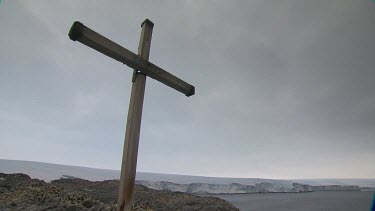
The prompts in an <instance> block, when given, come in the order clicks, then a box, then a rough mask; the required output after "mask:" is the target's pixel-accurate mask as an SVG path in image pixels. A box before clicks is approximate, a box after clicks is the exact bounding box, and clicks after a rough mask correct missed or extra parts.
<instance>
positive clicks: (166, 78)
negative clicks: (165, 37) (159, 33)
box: [69, 19, 195, 211]
mask: <svg viewBox="0 0 375 211" xmlns="http://www.w3.org/2000/svg"><path fill="white" fill-rule="evenodd" d="M153 26H154V24H153V23H152V22H151V21H150V20H148V19H146V20H145V21H143V23H142V25H141V27H142V33H141V38H140V41H139V46H138V55H136V54H135V53H133V52H131V51H129V50H128V49H126V48H124V47H122V46H120V45H119V44H117V43H115V42H113V41H111V40H109V39H107V38H106V37H104V36H102V35H100V34H98V33H96V32H95V31H93V30H91V29H89V28H88V27H86V26H84V25H83V24H82V23H80V22H78V21H76V22H74V23H73V25H72V27H71V29H70V31H69V37H70V39H71V40H73V41H79V42H81V43H82V44H84V45H86V46H88V47H91V48H93V49H95V50H97V51H99V52H101V53H103V54H105V55H107V56H109V57H111V58H112V59H115V60H117V61H119V62H122V63H123V64H126V65H127V66H129V67H131V68H133V69H134V72H133V79H132V81H133V86H132V90H131V96H130V102H129V111H128V118H127V123H126V131H125V141H124V151H123V157H122V164H121V176H120V187H119V194H118V201H117V210H118V211H123V210H126V211H128V210H131V208H132V204H133V193H134V183H135V175H136V167H137V155H138V145H139V133H140V128H141V119H142V107H143V98H144V92H145V84H146V76H149V77H151V78H153V79H155V80H158V81H160V82H162V83H163V84H165V85H167V86H169V87H172V88H174V89H176V90H178V91H180V92H182V93H184V94H185V95H186V96H188V97H189V96H191V95H194V93H195V88H194V86H192V85H190V84H188V83H186V82H185V81H183V80H181V79H179V78H177V77H176V76H174V75H172V74H170V73H168V72H167V71H165V70H163V69H162V68H160V67H158V66H156V65H154V64H152V63H151V62H149V61H148V57H149V53H150V46H151V37H152V29H153Z"/></svg>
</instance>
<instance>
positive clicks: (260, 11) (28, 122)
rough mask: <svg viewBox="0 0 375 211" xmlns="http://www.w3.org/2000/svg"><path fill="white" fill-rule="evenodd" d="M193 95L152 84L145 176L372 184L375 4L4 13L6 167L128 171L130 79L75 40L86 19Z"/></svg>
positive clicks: (31, 8)
mask: <svg viewBox="0 0 375 211" xmlns="http://www.w3.org/2000/svg"><path fill="white" fill-rule="evenodd" d="M145 18H149V19H150V20H151V21H153V22H154V24H155V26H154V32H153V38H152V44H151V53H150V61H151V62H153V63H155V64H157V65H158V66H160V67H163V68H164V69H166V70H167V71H169V72H171V73H173V74H175V75H176V76H178V77H180V78H182V79H184V80H185V81H187V82H189V83H190V84H193V85H194V86H195V87H196V94H195V95H194V96H192V97H185V96H184V95H183V94H181V93H179V92H177V91H175V90H174V89H171V88H169V87H167V86H165V85H164V84H161V83H159V82H157V81H155V80H153V79H150V78H148V79H147V83H146V94H145V101H144V109H143V119H142V128H141V137H140V146H139V157H138V171H147V172H160V173H174V174H189V175H204V176H222V177H224V176H225V177H263V178H280V179H285V178H345V177H346V178H348V177H360V178H367V177H372V178H374V177H375V41H374V39H375V4H374V2H373V1H371V0H356V1H353V0H314V1H312V0H282V1H280V0H273V1H263V0H252V1H89V0H85V1H75V0H64V1H47V0H44V1H39V0H33V1H14V0H12V1H11V0H5V1H3V2H2V4H1V5H0V26H1V29H0V158H3V159H18V160H34V161H43V162H50V163H59V164H68V165H79V166H89V167H97V168H106V169H120V165H121V158H122V147H123V138H124V128H125V122H126V116H127V111H128V103H129V97H130V89H131V76H132V70H131V69H130V68H128V67H127V66H125V65H122V64H121V63H119V62H117V61H115V60H113V59H110V58H108V57H107V56H104V55H103V54H100V53H98V52H96V51H94V50H92V49H90V48H88V47H86V46H84V45H82V44H81V43H78V42H73V41H71V40H70V39H69V37H68V31H69V28H70V26H71V25H72V23H73V22H74V21H75V20H79V21H81V22H82V23H84V24H85V25H86V26H88V27H90V28H91V29H93V30H95V31H97V32H98V33H100V34H102V35H104V36H106V37H108V38H110V39H112V40H113V41H115V42H117V43H119V44H121V45H123V46H124V47H126V48H128V49H129V50H131V51H133V52H136V51H137V46H138V41H139V35H140V31H141V27H140V24H141V23H142V21H143V20H144V19H145Z"/></svg>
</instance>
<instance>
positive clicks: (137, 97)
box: [117, 19, 154, 211]
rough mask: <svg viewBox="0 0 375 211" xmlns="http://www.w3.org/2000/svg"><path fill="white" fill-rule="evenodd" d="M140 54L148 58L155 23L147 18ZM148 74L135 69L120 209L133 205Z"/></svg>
mask: <svg viewBox="0 0 375 211" xmlns="http://www.w3.org/2000/svg"><path fill="white" fill-rule="evenodd" d="M141 26H142V33H141V38H140V40H139V46H138V55H139V56H141V57H142V58H143V59H146V60H148V57H149V53H150V46H151V37H152V29H153V26H154V24H153V23H152V22H151V21H150V20H148V19H146V20H145V21H143V23H142V25H141ZM145 85H146V75H144V74H142V73H139V72H138V71H137V70H134V75H133V86H132V91H131V96H130V102H129V111H128V118H127V122H126V131H125V141H124V151H123V155H122V164H121V176H120V187H119V193H118V199H117V210H118V211H129V210H131V209H132V205H133V195H134V183H135V175H136V170H137V156H138V144H139V134H140V129H141V119H142V108H143V98H144V93H145Z"/></svg>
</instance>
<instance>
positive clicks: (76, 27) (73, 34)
mask: <svg viewBox="0 0 375 211" xmlns="http://www.w3.org/2000/svg"><path fill="white" fill-rule="evenodd" d="M84 28H85V25H83V24H82V23H81V22H79V21H75V22H74V23H73V25H72V27H71V28H70V30H69V38H70V39H71V40H73V41H76V40H78V39H79V38H80V37H81V36H82V32H83V29H84Z"/></svg>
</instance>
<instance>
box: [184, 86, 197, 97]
mask: <svg viewBox="0 0 375 211" xmlns="http://www.w3.org/2000/svg"><path fill="white" fill-rule="evenodd" d="M194 94H195V87H194V86H191V88H190V92H189V93H188V94H186V97H190V96H192V95H194Z"/></svg>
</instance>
